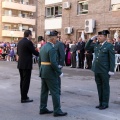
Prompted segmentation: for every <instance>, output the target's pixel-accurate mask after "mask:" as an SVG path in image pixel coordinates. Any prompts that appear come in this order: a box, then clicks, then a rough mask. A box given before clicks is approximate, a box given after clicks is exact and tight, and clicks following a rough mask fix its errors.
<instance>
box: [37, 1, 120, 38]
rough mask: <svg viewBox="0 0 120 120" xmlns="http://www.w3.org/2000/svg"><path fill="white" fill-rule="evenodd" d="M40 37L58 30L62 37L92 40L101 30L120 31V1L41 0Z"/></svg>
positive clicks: (38, 28)
mask: <svg viewBox="0 0 120 120" xmlns="http://www.w3.org/2000/svg"><path fill="white" fill-rule="evenodd" d="M38 1H39V2H38V8H37V10H38V17H37V36H45V32H46V31H51V30H58V31H59V34H60V36H61V38H62V39H66V38H68V39H72V40H73V39H74V40H77V39H78V38H79V37H80V36H81V32H82V31H83V32H84V33H85V38H86V39H88V38H89V37H91V36H92V35H94V34H97V32H98V31H101V30H110V33H111V37H114V36H115V33H116V34H119V31H120V20H119V16H120V0H38Z"/></svg>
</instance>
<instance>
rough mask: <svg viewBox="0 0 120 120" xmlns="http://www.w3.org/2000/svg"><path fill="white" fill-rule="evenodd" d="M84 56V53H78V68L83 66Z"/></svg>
mask: <svg viewBox="0 0 120 120" xmlns="http://www.w3.org/2000/svg"><path fill="white" fill-rule="evenodd" d="M84 58H85V55H84V53H83V52H82V53H78V59H79V68H83V67H84Z"/></svg>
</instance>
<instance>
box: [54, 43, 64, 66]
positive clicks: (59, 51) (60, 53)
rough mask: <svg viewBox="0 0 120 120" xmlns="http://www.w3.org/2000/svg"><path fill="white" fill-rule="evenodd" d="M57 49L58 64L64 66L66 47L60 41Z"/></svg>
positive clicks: (56, 46)
mask: <svg viewBox="0 0 120 120" xmlns="http://www.w3.org/2000/svg"><path fill="white" fill-rule="evenodd" d="M55 49H56V51H57V61H58V64H59V65H61V66H64V61H65V47H64V44H63V43H62V42H60V41H57V42H56V44H55Z"/></svg>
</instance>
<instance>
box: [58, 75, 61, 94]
mask: <svg viewBox="0 0 120 120" xmlns="http://www.w3.org/2000/svg"><path fill="white" fill-rule="evenodd" d="M58 85H59V94H60V95H61V78H60V77H58Z"/></svg>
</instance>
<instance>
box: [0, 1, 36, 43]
mask: <svg viewBox="0 0 120 120" xmlns="http://www.w3.org/2000/svg"><path fill="white" fill-rule="evenodd" d="M35 14H36V2H35V0H1V1H0V41H7V42H17V41H19V40H20V39H21V38H22V37H23V35H24V31H25V30H27V29H29V30H31V31H32V32H33V39H35V37H36V35H35V34H36V29H35V28H36V27H35V26H36V15H35Z"/></svg>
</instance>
